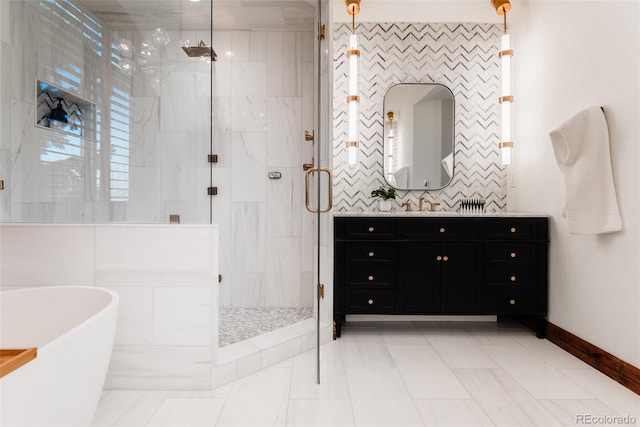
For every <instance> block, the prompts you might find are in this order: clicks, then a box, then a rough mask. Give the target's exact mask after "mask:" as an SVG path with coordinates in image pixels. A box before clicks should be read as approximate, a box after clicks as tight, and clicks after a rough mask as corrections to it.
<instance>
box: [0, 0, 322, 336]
mask: <svg viewBox="0 0 640 427" xmlns="http://www.w3.org/2000/svg"><path fill="white" fill-rule="evenodd" d="M328 3H329V2H328V1H316V0H290V1H287V2H270V1H265V2H241V1H216V0H201V1H198V0H160V1H157V0H127V1H118V0H7V1H2V2H0V15H2V16H3V19H2V25H0V41H1V42H2V43H1V44H0V99H2V100H3V102H1V103H0V126H1V127H0V180H2V184H3V186H4V189H2V190H0V202H1V203H0V222H4V223H9V222H11V223H16V222H21V223H48V224H50V223H64V224H101V223H109V224H112V223H127V224H163V223H167V224H169V223H174V224H176V225H175V226H179V225H177V223H180V224H182V225H184V224H217V225H218V226H219V233H220V241H219V243H220V248H219V254H220V258H219V271H220V276H219V278H218V280H215V281H212V282H214V283H212V286H216V287H218V290H217V291H218V299H217V302H218V305H219V311H218V314H219V316H218V318H217V319H213V320H212V324H213V325H215V326H217V325H218V324H219V326H220V329H219V339H220V342H219V345H220V347H221V348H222V347H225V346H227V345H232V344H234V343H237V342H239V341H243V340H247V339H251V338H252V337H254V336H256V335H260V334H263V333H265V332H269V331H272V330H274V329H277V328H281V327H284V326H287V325H290V324H292V323H298V324H300V325H306V326H304V327H303V328H302V329H301V330H305V331H307V332H308V331H309V329H310V328H311V329H313V330H315V329H316V328H317V327H318V325H319V323H318V319H320V318H321V319H322V320H325V322H323V324H324V325H325V326H326V319H328V318H329V316H327V315H325V314H322V315H320V316H319V313H321V312H322V310H320V309H319V307H320V305H319V301H320V300H319V299H318V294H319V292H318V288H319V284H320V282H327V280H328V279H327V278H328V277H330V273H328V272H327V271H328V270H326V268H323V265H322V262H323V261H324V258H325V257H327V256H328V249H327V248H328V247H330V244H329V243H327V241H324V240H323V236H324V234H323V233H324V232H325V231H319V227H321V226H322V227H323V230H327V229H328V226H329V223H330V221H328V220H327V218H325V217H324V214H320V213H318V212H317V209H315V208H317V207H318V206H321V207H325V206H326V205H327V203H328V202H327V200H326V197H327V191H326V187H327V186H328V181H327V180H326V179H325V178H322V179H321V178H320V176H321V174H320V173H319V172H314V169H313V168H314V167H315V168H319V167H329V166H330V165H329V164H328V162H329V155H328V152H327V151H325V150H326V149H327V148H326V147H329V145H330V144H329V139H328V138H329V133H328V130H327V129H328V128H329V126H328V123H329V118H330V117H331V114H330V111H329V110H328V108H329V107H328V106H329V105H330V102H329V99H328V96H329V95H328V93H329V90H328V87H329V81H330V76H329V73H330V71H329V70H330V68H331V67H328V66H327V65H328V62H329V61H330V57H329V56H328V54H327V52H331V49H329V48H328V46H325V47H324V48H323V47H322V43H328V40H327V41H324V42H323V41H322V39H321V38H320V37H319V33H320V25H321V24H322V23H326V22H327V21H328V11H329V4H328ZM309 169H312V171H311V172H310V173H309V175H308V177H309V178H310V179H309V180H308V185H305V174H307V172H308V170H309ZM322 187H324V188H325V189H323V188H322ZM305 198H307V199H309V200H311V204H310V205H311V206H309V208H310V209H307V208H306V207H305ZM321 271H324V273H322V275H321ZM329 294H330V293H329ZM124 300H125V303H126V296H124ZM325 311H326V310H325ZM305 328H306V329H305ZM316 341H317V342H319V341H318V340H316ZM317 342H316V343H317Z"/></svg>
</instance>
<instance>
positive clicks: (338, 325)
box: [333, 317, 344, 340]
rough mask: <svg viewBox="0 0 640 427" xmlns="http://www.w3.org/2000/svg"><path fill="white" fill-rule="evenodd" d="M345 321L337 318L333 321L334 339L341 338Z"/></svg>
mask: <svg viewBox="0 0 640 427" xmlns="http://www.w3.org/2000/svg"><path fill="white" fill-rule="evenodd" d="M343 321H344V320H343V319H342V318H341V317H335V318H334V319H333V339H334V340H335V339H336V338H340V335H341V334H342V322H343Z"/></svg>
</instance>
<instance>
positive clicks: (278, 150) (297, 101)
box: [267, 97, 309, 167]
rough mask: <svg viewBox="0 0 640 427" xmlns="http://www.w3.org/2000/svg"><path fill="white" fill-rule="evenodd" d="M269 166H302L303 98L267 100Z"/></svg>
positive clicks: (303, 142)
mask: <svg viewBox="0 0 640 427" xmlns="http://www.w3.org/2000/svg"><path fill="white" fill-rule="evenodd" d="M267 111H268V114H267V152H268V158H267V165H268V166H269V167H292V166H298V167H300V166H301V159H302V148H303V146H304V145H308V144H309V142H307V141H305V140H304V132H303V129H302V98H301V97H296V98H285V97H268V98H267Z"/></svg>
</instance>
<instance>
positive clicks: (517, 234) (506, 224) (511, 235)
mask: <svg viewBox="0 0 640 427" xmlns="http://www.w3.org/2000/svg"><path fill="white" fill-rule="evenodd" d="M537 225H538V221H537V220H536V219H535V218H495V219H487V238H488V239H500V240H517V239H522V240H530V239H535V238H536V235H537V229H538V227H537Z"/></svg>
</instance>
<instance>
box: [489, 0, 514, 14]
mask: <svg viewBox="0 0 640 427" xmlns="http://www.w3.org/2000/svg"><path fill="white" fill-rule="evenodd" d="M491 5H492V6H493V7H494V8H495V9H496V13H497V14H498V15H504V14H505V12H507V13H508V12H509V11H510V10H511V2H510V1H509V0H491Z"/></svg>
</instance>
